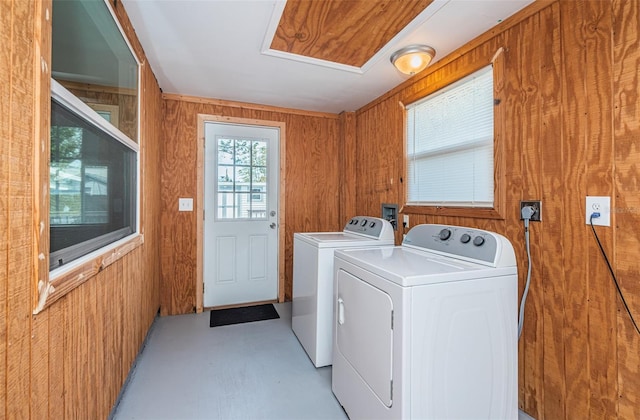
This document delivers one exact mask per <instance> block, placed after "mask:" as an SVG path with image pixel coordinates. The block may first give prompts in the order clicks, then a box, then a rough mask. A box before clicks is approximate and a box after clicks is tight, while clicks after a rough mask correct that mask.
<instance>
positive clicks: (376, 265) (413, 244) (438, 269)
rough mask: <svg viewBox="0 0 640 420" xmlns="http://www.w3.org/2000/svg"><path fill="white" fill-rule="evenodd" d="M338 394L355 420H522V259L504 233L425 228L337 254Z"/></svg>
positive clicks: (334, 375)
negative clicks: (394, 243) (388, 243)
mask: <svg viewBox="0 0 640 420" xmlns="http://www.w3.org/2000/svg"><path fill="white" fill-rule="evenodd" d="M334 265H335V268H334V269H335V277H334V281H335V286H334V289H335V295H334V299H335V302H336V304H335V311H336V315H335V320H336V328H335V333H334V353H333V371H332V389H333V392H334V394H335V395H336V397H337V398H338V400H339V401H340V403H341V404H342V406H343V407H344V409H345V411H346V413H347V414H348V415H349V418H350V419H352V420H355V419H453V418H455V419H478V418H484V419H489V418H491V419H517V417H518V408H517V405H518V369H517V363H518V360H517V359H518V358H517V356H518V355H517V342H518V338H517V337H518V334H517V299H518V276H517V267H516V260H515V254H514V252H513V247H512V246H511V244H510V243H509V241H508V240H507V239H506V238H505V237H503V236H501V235H498V234H496V233H492V232H487V231H483V230H477V229H471V228H464V227H456V226H446V225H417V226H415V227H414V228H413V229H411V230H410V231H409V233H408V234H407V236H406V238H405V240H404V242H403V243H402V246H398V247H387V248H371V249H345V250H338V251H336V252H335V263H334Z"/></svg>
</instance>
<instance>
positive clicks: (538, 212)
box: [520, 200, 542, 222]
mask: <svg viewBox="0 0 640 420" xmlns="http://www.w3.org/2000/svg"><path fill="white" fill-rule="evenodd" d="M527 206H530V207H533V214H532V215H531V219H529V220H530V221H532V222H540V221H542V201H540V200H530V201H521V202H520V212H521V213H520V220H522V209H523V208H524V207H527Z"/></svg>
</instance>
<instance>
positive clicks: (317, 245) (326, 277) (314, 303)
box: [291, 216, 394, 367]
mask: <svg viewBox="0 0 640 420" xmlns="http://www.w3.org/2000/svg"><path fill="white" fill-rule="evenodd" d="M383 245H387V246H393V245H394V239H393V227H392V226H391V224H390V223H389V222H388V221H386V220H383V219H379V218H376V217H365V216H358V217H354V218H352V219H351V220H350V221H349V222H348V223H347V225H346V226H345V228H344V230H343V231H342V232H310V233H295V234H294V235H293V303H292V308H291V310H292V316H291V327H292V328H293V331H294V332H295V334H296V336H297V337H298V340H299V341H300V344H302V347H304V349H305V351H306V352H307V354H308V355H309V358H311V361H312V362H313V364H314V365H315V366H316V367H321V366H327V365H330V364H331V352H332V349H333V332H332V330H333V251H334V250H335V249H336V248H349V247H372V246H383Z"/></svg>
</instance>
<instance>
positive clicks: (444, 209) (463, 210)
mask: <svg viewBox="0 0 640 420" xmlns="http://www.w3.org/2000/svg"><path fill="white" fill-rule="evenodd" d="M489 65H493V98H494V109H493V207H465V206H460V207H456V206H444V205H418V204H408V203H407V197H408V182H405V183H404V184H405V185H404V188H402V191H401V193H402V202H403V203H404V206H403V208H402V211H401V212H402V213H404V214H420V215H431V216H452V217H470V218H480V219H499V220H504V219H505V207H506V206H505V202H506V183H505V182H504V181H503V179H504V173H505V170H506V166H505V162H504V158H503V156H504V144H503V143H504V141H503V136H502V133H504V132H505V125H504V117H503V113H504V111H503V109H504V106H502V99H501V98H502V97H503V96H504V95H503V93H504V53H503V49H502V48H501V49H499V50H498V51H497V52H496V54H495V55H494V56H493V58H492V59H491V60H489V61H480V62H476V63H473V64H471V65H468V66H465V68H464V69H463V70H462V71H460V72H457V73H456V74H445V75H444V76H443V75H442V74H434V73H432V74H431V75H429V76H428V77H427V80H430V78H431V77H432V76H434V75H435V76H439V77H434V79H435V80H436V82H435V83H432V84H428V85H426V86H427V87H426V88H425V89H422V90H419V91H417V92H416V91H412V93H409V94H408V95H406V96H404V97H403V98H401V100H400V106H401V108H402V139H403V144H402V147H403V177H404V179H407V180H408V166H409V165H408V163H409V162H408V158H407V153H408V151H407V106H409V105H410V104H413V103H415V102H418V101H420V100H422V99H424V98H426V97H427V96H429V95H431V94H433V93H435V92H437V91H439V90H441V89H444V88H446V87H448V86H450V85H452V84H453V83H456V82H457V81H459V80H462V79H464V78H465V77H468V76H470V75H471V74H473V73H475V72H477V71H479V70H481V69H482V68H484V67H487V66H489ZM445 69H446V68H445ZM445 69H439V71H440V72H443V73H444V71H445Z"/></svg>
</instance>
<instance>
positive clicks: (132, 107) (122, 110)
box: [52, 0, 138, 141]
mask: <svg viewBox="0 0 640 420" xmlns="http://www.w3.org/2000/svg"><path fill="white" fill-rule="evenodd" d="M52 76H53V78H54V79H55V80H56V81H58V82H59V83H60V84H61V85H63V86H64V87H65V88H66V89H67V90H68V91H70V92H71V93H72V94H74V95H75V96H76V97H77V98H79V99H80V100H81V101H83V102H84V103H86V104H89V105H90V106H91V107H92V108H94V109H96V110H97V111H98V114H99V115H101V116H102V117H103V118H105V119H106V120H107V121H110V122H111V123H112V124H113V125H114V126H116V127H118V129H119V130H120V131H122V132H123V133H124V134H126V135H127V136H128V137H129V138H130V139H132V140H134V141H136V139H137V127H138V62H137V60H136V58H135V57H134V56H133V54H132V53H131V50H130V48H129V46H128V44H127V42H126V41H125V39H124V37H123V36H122V34H121V32H120V29H119V28H118V25H117V24H116V21H115V20H114V18H113V16H112V15H111V12H110V10H109V8H108V6H107V5H106V3H105V2H104V1H103V0H89V1H68V0H53V27H52Z"/></svg>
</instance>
